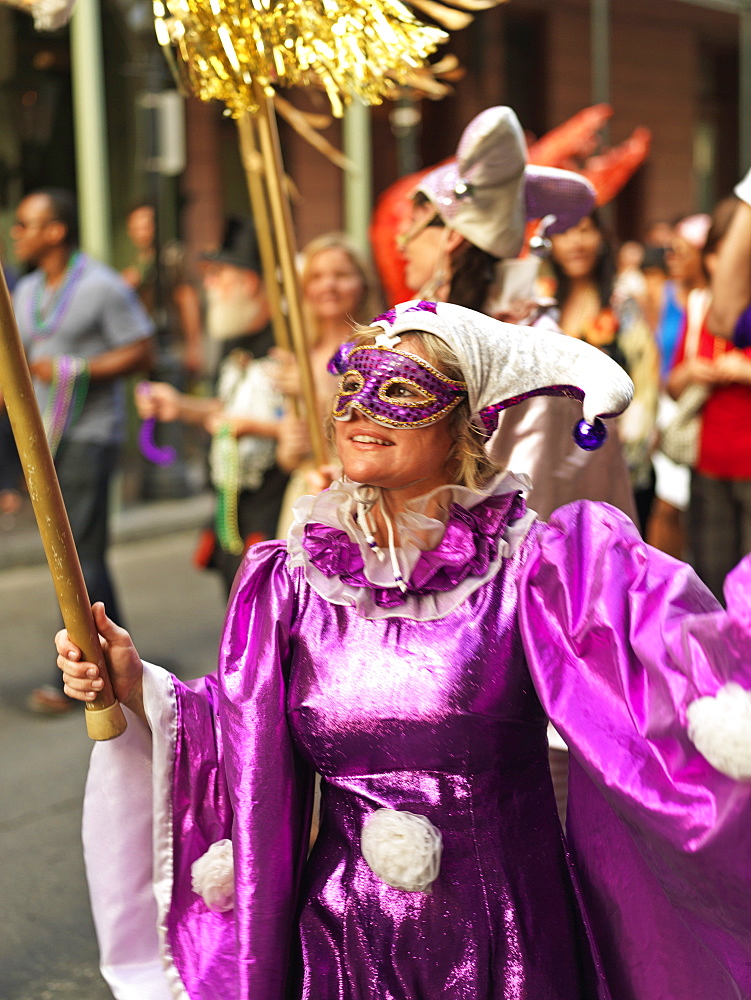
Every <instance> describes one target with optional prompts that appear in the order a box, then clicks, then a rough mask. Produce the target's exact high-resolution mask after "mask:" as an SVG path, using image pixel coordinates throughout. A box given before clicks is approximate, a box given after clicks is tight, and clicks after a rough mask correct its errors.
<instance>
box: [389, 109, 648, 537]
mask: <svg viewBox="0 0 751 1000" xmlns="http://www.w3.org/2000/svg"><path fill="white" fill-rule="evenodd" d="M594 203H595V193H594V189H593V188H592V185H591V184H590V183H589V181H587V180H586V178H584V177H582V176H581V175H579V174H575V173H573V172H571V171H568V170H558V169H556V168H553V167H541V166H537V165H534V164H528V163H527V150H526V144H525V141H524V133H523V131H522V128H521V125H520V124H519V121H518V119H517V117H516V115H515V114H514V112H513V111H512V110H511V108H507V107H494V108H488V109H487V110H486V111H483V112H482V113H481V114H479V115H478V116H477V117H476V118H475V119H473V121H472V122H470V124H469V125H468V126H467V128H466V129H465V130H464V133H463V135H462V138H461V140H460V142H459V146H458V148H457V152H456V158H455V160H453V161H451V162H449V163H446V164H443V165H441V166H439V167H436V168H435V169H434V170H432V171H431V172H430V173H428V174H427V175H426V176H425V177H423V178H422V179H421V180H420V181H419V183H418V186H417V190H416V192H415V196H414V205H413V214H412V226H411V228H409V229H408V230H407V232H406V233H405V234H404V236H403V237H402V244H403V252H404V255H405V257H406V260H407V269H406V274H405V277H406V280H407V283H408V284H409V285H410V287H411V288H413V289H414V290H415V291H416V293H417V294H418V295H419V296H420V297H422V298H430V299H432V298H437V299H440V300H444V301H448V302H454V303H456V304H457V305H462V306H468V307H470V308H472V309H480V310H482V311H483V312H487V313H488V314H490V315H494V316H496V317H497V318H500V319H504V320H508V321H510V322H514V323H523V324H525V325H529V326H532V327H534V328H535V329H557V327H556V324H555V321H554V319H553V318H552V317H551V311H550V306H551V305H552V304H554V303H551V302H547V303H541V302H540V301H539V300H538V296H537V294H536V291H535V282H536V279H537V274H538V266H539V260H537V259H536V258H535V257H534V256H528V257H525V258H522V259H519V258H518V254H519V253H520V251H521V249H522V245H523V243H524V236H525V226H526V224H527V222H528V221H532V220H535V219H537V220H543V223H544V226H543V229H544V231H545V232H546V233H547V234H548V235H550V234H554V233H561V232H564V231H566V230H567V229H569V228H570V227H571V226H573V225H575V224H576V223H577V222H578V221H579V220H580V219H581V218H582V217H584V216H586V215H588V214H589V213H590V212H591V211H592V209H593V208H594ZM538 242H540V240H539V239H538ZM575 413H576V404H575V403H573V402H572V401H570V400H567V399H565V398H558V399H548V398H534V399H530V400H526V401H525V402H524V403H523V405H521V406H518V407H515V408H514V409H513V410H509V411H507V412H505V413H503V414H502V415H501V417H500V419H499V422H498V428H497V430H496V432H495V433H494V435H493V437H492V438H491V441H490V445H489V448H490V452H491V454H492V456H493V458H494V460H495V461H497V462H498V463H499V464H500V465H502V466H504V467H506V468H509V469H513V470H514V472H516V473H524V474H526V475H528V476H529V477H530V479H531V483H532V486H531V490H530V493H529V496H528V498H527V499H528V501H529V503H530V505H531V506H532V507H533V508H534V509H535V510H536V511H537V512H538V513H539V514H540V516H541V517H548V516H549V514H550V513H551V512H552V511H553V510H555V509H556V508H557V507H560V506H562V505H563V504H565V503H568V502H570V501H571V500H580V499H588V500H605V501H607V502H608V503H612V504H614V505H615V506H616V507H619V508H620V509H621V510H623V511H624V512H625V513H626V514H628V515H629V516H630V517H631V518H632V519H633V520H636V507H635V504H634V498H633V491H632V488H631V481H630V477H629V472H628V468H627V466H626V462H625V460H624V457H623V453H622V450H621V447H620V444H619V441H618V435H617V434H612V435H611V436H610V437H609V439H608V441H607V442H606V444H605V446H604V447H603V448H602V449H600V450H599V451H597V452H592V453H586V452H583V451H582V450H581V449H578V448H576V446H575V445H574V444H573V442H572V441H571V436H570V434H569V431H568V428H569V427H570V426H571V424H572V423H573V422H574V420H575Z"/></svg>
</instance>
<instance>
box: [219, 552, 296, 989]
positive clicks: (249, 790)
mask: <svg viewBox="0 0 751 1000" xmlns="http://www.w3.org/2000/svg"><path fill="white" fill-rule="evenodd" d="M282 558H284V559H285V560H286V550H285V549H284V548H283V546H281V545H280V543H275V542H269V543H263V544H260V545H256V546H254V547H253V548H252V549H250V551H249V553H248V555H247V556H246V561H245V563H244V566H243V569H242V570H241V574H240V576H239V577H238V580H237V581H236V583H235V588H234V591H233V595H232V598H231V600H230V606H229V610H228V613H227V619H226V623H225V628H224V635H223V638H222V643H221V649H220V656H219V668H220V669H219V678H220V718H221V722H222V743H223V746H224V769H225V774H226V779H227V784H228V787H229V790H230V798H231V803H232V809H233V812H234V816H235V823H234V832H233V843H234V855H235V919H236V922H237V953H238V977H239V978H238V989H237V992H236V993H235V994H233V998H234V997H238V998H240V997H241V998H247V1000H283V997H284V996H285V980H286V975H287V970H288V967H289V952H290V941H291V937H292V934H293V927H294V923H295V917H296V911H297V891H298V884H299V878H300V873H301V869H302V865H303V862H304V859H305V856H306V849H307V844H308V838H309V830H310V807H311V803H312V791H313V777H314V776H313V774H312V772H311V770H310V769H309V768H308V767H307V766H306V765H305V764H303V762H302V761H301V760H300V758H299V757H298V755H297V753H296V751H295V748H294V746H293V744H292V740H291V738H290V733H289V728H288V722H287V697H286V687H287V685H286V681H287V670H288V666H289V662H290V658H291V654H292V649H291V639H290V629H291V625H292V623H293V621H294V616H295V595H294V587H293V584H292V580H291V578H290V576H289V573H288V571H287V570H286V567H285V568H284V570H283V571H281V570H280V568H279V565H278V564H279V562H280V560H281V559H282ZM228 1000H229V998H228Z"/></svg>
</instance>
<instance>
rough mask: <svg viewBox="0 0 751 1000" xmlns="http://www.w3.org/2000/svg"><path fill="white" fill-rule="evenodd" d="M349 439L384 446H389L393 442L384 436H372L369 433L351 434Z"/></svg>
mask: <svg viewBox="0 0 751 1000" xmlns="http://www.w3.org/2000/svg"><path fill="white" fill-rule="evenodd" d="M350 441H357V442H358V443H359V444H380V445H382V446H383V447H384V448H390V447H391V446H392V445H393V443H394V442H393V441H386V440H384V438H377V437H372V436H371V435H370V434H353V435H352V437H351V438H350Z"/></svg>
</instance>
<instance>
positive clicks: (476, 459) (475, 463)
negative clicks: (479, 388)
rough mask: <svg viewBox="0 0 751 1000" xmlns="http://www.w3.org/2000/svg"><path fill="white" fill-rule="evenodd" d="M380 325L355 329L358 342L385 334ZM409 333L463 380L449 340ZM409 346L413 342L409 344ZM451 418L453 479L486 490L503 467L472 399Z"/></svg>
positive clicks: (441, 367) (329, 428)
mask: <svg viewBox="0 0 751 1000" xmlns="http://www.w3.org/2000/svg"><path fill="white" fill-rule="evenodd" d="M382 333H383V330H382V329H381V328H380V327H358V328H357V329H356V330H355V334H356V337H355V343H356V344H357V346H358V347H359V346H367V345H369V344H372V343H373V342H374V340H375V338H376V337H377V336H378V335H379V334H382ZM400 337H401V338H402V339H403V338H405V337H416V338H417V339H418V340H419V341H420V343H421V344H422V346H423V347H424V348H425V354H426V355H427V360H428V361H429V362H430V363H431V365H433V366H434V367H435V368H437V369H438V371H440V372H441V373H442V374H444V375H447V376H448V377H449V378H450V379H454V380H455V381H459V382H463V381H464V373H463V372H462V370H461V368H460V367H459V359H458V358H457V356H456V355H455V354H454V352H453V351H452V350H451V348H450V347H449V345H448V344H447V343H446V341H445V340H442V339H441V338H440V337H437V336H436V335H435V334H434V333H426V332H424V331H422V330H406V331H405V332H404V333H401V334H400ZM406 349H407V350H409V346H407V348H406ZM445 419H446V420H448V421H449V431H450V434H451V437H452V438H453V441H454V443H453V445H452V447H451V451H450V452H449V454H448V459H447V464H449V466H450V467H451V466H453V468H452V476H453V481H454V482H455V483H456V484H457V486H466V487H468V488H469V489H471V490H483V489H484V488H485V487H486V486H488V484H489V483H490V481H491V480H492V479H493V477H494V476H496V475H497V474H498V473H499V472H500V471H501V466H499V465H498V464H497V463H496V462H494V461H493V459H492V458H491V457H490V455H489V454H488V452H487V450H486V445H487V436H486V434H485V432H484V431H483V430H482V429H481V428H480V427H478V426H477V425H476V424H475V423H473V421H472V414H471V413H470V410H469V401H468V400H467V399H463V400H462V401H461V403H459V405H458V406H457V407H456V408H455V409H454V410H452V411H451V413H450V414H449V415H448V416H447V417H446V418H445ZM333 435H334V420H333V416H331V415H329V417H328V418H327V420H326V436H327V438H328V440H329V444H331V446H332V448H333Z"/></svg>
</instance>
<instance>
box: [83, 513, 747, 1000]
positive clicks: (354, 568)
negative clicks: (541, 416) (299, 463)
mask: <svg viewBox="0 0 751 1000" xmlns="http://www.w3.org/2000/svg"><path fill="white" fill-rule="evenodd" d="M522 510H523V502H522V501H521V500H517V498H516V497H515V496H512V495H505V496H502V497H494V498H491V499H490V500H489V501H488V502H486V503H485V504H481V505H480V506H479V507H477V508H475V509H474V511H472V512H467V511H464V510H453V511H452V514H451V517H450V518H449V525H448V528H447V531H446V535H445V537H444V541H443V542H442V543H441V545H439V546H438V548H437V549H435V550H434V551H433V552H431V553H426V559H427V562H428V563H429V564H430V569H429V570H425V569H424V567H423V568H422V569H421V570H420V571H419V572H417V574H414V573H413V575H412V579H419V580H420V581H421V584H422V586H423V590H424V592H425V593H426V594H427V593H428V592H429V591H430V589H431V587H436V586H437V587H442V588H444V591H445V590H449V589H450V588H451V587H456V586H460V585H461V583H462V581H463V580H466V579H468V578H471V577H472V576H482V574H483V572H484V570H487V567H488V564H489V562H490V561H491V560H492V558H493V555H494V545H493V543H492V540H493V539H494V538H495V539H497V538H499V537H500V536H501V535H502V534H503V533H504V531H505V530H506V529H507V527H508V526H509V524H513V522H514V520H515V519H516V518H518V517H519V516H520V514H521V512H522ZM457 526H458V527H457ZM455 529H456V530H455ZM467 529H469V534H470V535H471V536H472V538H473V542H472V545H471V546H470V548H469V550H467V549H466V548H465V553H464V558H463V559H457V558H456V556H457V551H458V549H457V539H458V538H459V537H460V536H462V537H464V543H463V544H465V545H466V542H467ZM457 532H458V534H457ZM327 538H328V542H327V541H326V540H327ZM306 549H307V555H308V558H309V561H310V564H311V565H315V566H316V567H317V570H318V572H320V573H321V574H323V575H324V576H331V577H333V576H334V575H339V576H341V575H342V574H345V575H347V576H348V577H349V579H350V580H351V582H352V584H353V585H356V584H357V583H358V581H359V582H360V583H363V582H364V581H365V577H364V575H363V570H362V564H361V560H359V556H358V550H357V546H354V545H353V543H352V542H351V540H349V539H348V538H347V536H346V534H345V533H344V532H341V531H339V532H337V530H336V529H335V528H331V527H329V528H322V527H320V526H319V527H316V528H311V530H310V531H309V532H308V535H307V541H306ZM358 560H359V561H358ZM418 567H419V563H418ZM736 574H737V575H736V579H735V584H734V586H733V588H731V591H730V593H731V602H730V607H729V611H728V612H725V611H723V610H722V609H721V608H720V607H719V605H717V603H716V601H715V600H714V598H713V597H712V596H711V595H710V594H709V593H708V592H707V591H706V590H705V589H704V588H703V586H702V585H701V584H700V583H699V582H698V581H697V580H696V578H695V577H694V576H693V574H692V573H691V571H690V570H688V569H687V568H686V567H683V566H682V565H681V564H679V563H676V562H675V561H674V560H671V559H669V558H668V557H665V556H662V555H661V554H659V553H656V552H653V551H652V550H650V549H648V547H647V546H645V545H644V544H643V543H642V542H641V540H640V539H639V537H638V534H637V533H636V531H635V529H634V528H633V526H632V525H631V523H630V522H629V521H628V519H627V518H626V517H625V516H623V515H622V514H620V513H619V512H617V511H615V510H614V509H613V508H609V507H605V506H603V505H593V504H588V503H586V502H584V503H578V504H573V505H571V506H570V507H569V508H566V509H565V510H563V511H561V512H558V513H557V514H556V515H555V516H554V519H553V523H552V524H551V525H549V526H548V525H540V524H536V525H534V526H533V527H532V529H531V530H530V531H529V534H528V535H527V537H526V539H525V540H524V541H523V542H522V543H521V544H520V545H519V546H518V547H516V549H515V551H514V552H513V554H512V555H510V557H509V558H506V559H503V561H502V562H501V565H500V568H499V570H498V572H496V573H495V575H493V576H492V577H491V578H490V579H489V580H488V581H487V582H485V583H483V584H482V586H479V587H478V588H477V589H475V590H474V591H473V592H472V593H470V594H469V595H468V596H467V597H465V598H464V599H463V600H462V602H461V603H460V604H459V605H458V606H457V607H456V608H455V609H454V610H452V611H450V612H449V613H447V614H445V615H443V616H442V617H440V618H436V619H433V620H426V621H416V620H413V619H412V618H409V617H396V616H391V615H389V616H386V617H382V618H376V619H371V618H367V617H364V616H363V615H362V614H360V613H358V610H357V609H355V608H354V607H350V606H346V605H343V604H334V603H331V601H329V600H326V599H324V598H323V597H322V596H320V594H319V593H317V592H316V590H315V589H314V588H313V587H312V586H310V584H309V582H308V580H307V579H306V572H305V570H304V569H302V568H300V567H296V568H290V567H289V565H288V563H287V555H286V551H285V548H284V546H283V545H282V544H280V543H267V544H264V545H259V546H256V547H255V548H254V549H252V550H251V552H250V554H249V556H248V558H247V559H246V562H245V566H244V569H243V571H242V573H241V576H240V577H239V578H238V581H237V583H236V587H235V591H234V595H233V599H232V601H231V604H230V609H229V612H228V618H227V624H226V628H225V632H224V637H223V640H222V647H221V656H220V672H219V682H218V684H215V683H214V681H213V680H212V679H208V680H207V681H206V683H205V684H201V685H199V689H198V690H192V689H190V688H189V687H186V686H184V685H182V684H180V683H179V682H175V683H174V717H175V726H174V734H175V742H174V746H173V748H172V749H171V750H170V754H169V756H170V767H169V771H168V774H169V778H168V781H169V784H170V785H171V806H170V810H169V823H170V829H171V833H170V837H171V839H170V842H169V846H168V851H167V853H168V854H169V863H168V865H167V866H166V867H167V868H168V870H169V871H168V874H169V880H170V884H171V888H170V891H169V904H168V906H167V907H166V913H165V917H164V927H165V940H166V948H163V954H165V953H166V956H167V958H166V961H167V962H168V963H170V967H171V968H173V969H174V970H176V971H175V973H174V979H175V981H178V982H179V986H178V987H174V988H173V994H172V995H174V996H185V997H189V998H190V1000H199V998H200V1000H283V998H294V1000H371V998H375V997H377V998H378V1000H449V998H451V1000H611V998H612V1000H667V998H670V1000H675V998H679V997H680V998H681V1000H693V998H696V1000H699V998H701V1000H706V998H708V997H712V998H713V1000H737V998H741V997H746V996H749V995H751V935H750V933H749V926H750V925H751V921H750V919H749V918H750V917H751V863H750V860H751V853H750V850H749V842H751V838H749V837H748V834H747V831H748V828H749V820H751V786H749V785H748V784H742V783H739V782H737V781H733V780H731V779H729V778H726V777H724V776H723V775H721V774H720V773H719V772H717V771H715V770H714V769H713V768H712V767H711V766H710V765H709V764H708V763H707V762H706V761H705V760H704V759H703V758H702V757H701V756H700V755H699V754H698V752H697V751H696V750H695V749H694V748H693V746H692V745H691V743H690V741H689V740H688V737H687V735H686V720H685V708H686V705H687V704H688V703H689V702H690V701H692V700H693V699H695V698H697V697H699V696H701V695H706V694H714V693H715V692H716V691H717V690H718V688H719V687H720V686H721V685H722V684H723V683H724V682H725V681H727V680H728V679H731V678H732V679H734V680H736V681H738V682H739V683H741V684H742V685H743V686H744V687H746V688H747V689H748V688H751V655H749V654H751V636H750V630H749V627H748V626H749V615H748V604H747V599H746V598H745V596H744V588H746V587H747V586H748V579H749V576H751V566H749V564H748V562H746V563H744V564H742V566H741V567H740V568H739V569H738V570H737V571H736ZM733 595H734V596H733ZM376 597H377V595H376ZM382 600H383V601H385V602H386V603H388V601H391V602H392V603H398V601H399V597H398V595H395V593H393V592H392V593H390V594H389V595H385V596H384V595H382ZM170 683H171V682H170ZM170 690H172V688H170ZM170 697H171V696H170ZM548 717H550V718H551V719H552V721H553V722H554V724H555V725H556V727H557V728H558V729H559V731H560V732H561V733H562V734H563V735H564V737H565V738H566V739H567V741H568V742H569V745H570V747H571V749H572V754H573V756H574V762H573V766H572V770H573V772H574V773H573V778H572V782H573V786H572V790H571V800H570V803H571V804H570V819H571V835H570V849H571V855H572V856H573V858H574V863H572V862H571V860H570V858H569V855H568V853H567V847H566V844H565V843H564V840H563V836H562V833H561V830H560V827H559V824H558V820H557V814H556V809H555V803H554V799H553V793H552V787H551V782H550V776H549V772H548V767H547V744H546V738H545V727H546V719H547V718H548ZM116 742H119V741H116ZM105 752H112V751H111V750H110V751H105ZM315 772H318V773H319V774H321V775H322V806H321V827H320V834H319V837H318V840H317V842H316V844H315V847H314V849H313V851H312V853H311V855H310V857H309V858H307V859H306V852H307V838H308V829H309V815H310V802H311V793H312V783H313V776H314V773H315ZM383 807H386V808H388V809H396V810H407V811H409V812H412V813H417V814H420V815H423V816H425V817H427V818H428V819H429V820H430V821H431V823H432V824H433V825H434V826H435V827H436V828H437V829H438V830H439V831H440V832H441V835H442V838H443V856H442V859H441V866H440V871H439V874H438V877H437V878H436V880H435V882H434V883H433V886H432V888H431V890H430V891H429V892H427V893H423V892H408V891H406V890H403V889H395V888H392V887H391V886H389V885H387V884H386V883H385V882H384V881H382V880H381V879H380V878H379V877H378V876H377V875H376V874H374V872H373V871H372V870H371V869H370V867H369V866H368V864H367V863H366V862H365V860H364V858H363V855H362V850H361V846H360V836H361V831H362V827H363V824H364V822H365V821H366V820H367V818H368V817H369V816H370V815H371V814H372V813H373V812H374V811H375V810H377V809H379V808H383ZM222 837H231V838H232V840H233V845H234V857H235V886H236V897H235V906H234V910H233V911H230V912H228V913H214V912H212V911H210V910H209V909H208V908H207V906H206V904H205V903H204V901H203V899H202V898H200V897H199V896H197V895H196V894H195V893H194V892H193V891H192V890H191V885H190V865H191V863H192V862H193V861H194V860H195V859H196V858H197V857H199V856H200V855H201V854H202V853H203V852H204V851H206V849H207V847H208V846H209V845H210V844H211V843H213V842H214V841H216V840H218V839H220V838H222ZM579 881H581V888H580V886H579V884H578V883H579ZM95 895H96V893H95ZM100 933H101V932H100ZM180 989H183V990H184V992H182V993H181V992H180V991H179V990H180ZM117 995H118V996H122V997H128V996H131V994H129V993H127V991H123V992H122V993H119V994H117ZM132 995H133V996H136V995H137V994H132ZM156 995H157V994H154V996H156ZM166 995H167V994H165V996H166Z"/></svg>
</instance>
